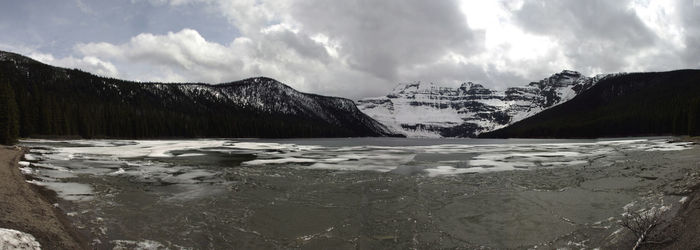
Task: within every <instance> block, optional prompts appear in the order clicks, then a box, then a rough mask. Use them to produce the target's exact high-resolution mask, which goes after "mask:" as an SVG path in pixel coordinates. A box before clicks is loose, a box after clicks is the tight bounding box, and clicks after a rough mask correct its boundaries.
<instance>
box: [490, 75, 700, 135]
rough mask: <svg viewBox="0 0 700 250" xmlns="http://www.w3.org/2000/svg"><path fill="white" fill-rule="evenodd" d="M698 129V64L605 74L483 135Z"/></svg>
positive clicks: (655, 132)
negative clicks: (588, 85)
mask: <svg viewBox="0 0 700 250" xmlns="http://www.w3.org/2000/svg"><path fill="white" fill-rule="evenodd" d="M658 135H700V70H698V69H683V70H673V71H665V72H640V73H630V74H626V75H622V76H620V77H616V78H611V79H605V80H602V81H600V82H599V83H598V84H596V85H595V86H594V87H592V88H590V89H588V90H587V91H585V92H583V93H581V94H580V95H578V96H576V97H575V98H573V99H571V100H570V101H568V102H566V103H563V104H561V105H558V106H556V107H554V108H551V109H548V110H545V111H543V112H540V113H539V114H536V115H533V116H532V117H529V118H527V119H524V120H522V121H520V122H517V123H514V124H512V125H510V126H508V127H505V128H501V129H498V130H494V131H491V132H488V133H484V134H482V135H480V137H484V138H513V137H522V138H597V137H623V136H658Z"/></svg>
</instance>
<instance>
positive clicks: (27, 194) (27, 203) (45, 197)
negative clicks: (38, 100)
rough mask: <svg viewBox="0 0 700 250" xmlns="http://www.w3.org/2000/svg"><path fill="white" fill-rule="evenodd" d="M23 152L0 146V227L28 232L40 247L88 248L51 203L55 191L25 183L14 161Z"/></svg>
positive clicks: (22, 154) (18, 158)
mask: <svg viewBox="0 0 700 250" xmlns="http://www.w3.org/2000/svg"><path fill="white" fill-rule="evenodd" d="M24 153H26V149H23V148H19V147H7V146H0V211H2V213H0V228H7V229H13V230H18V231H21V232H24V233H28V234H31V235H32V236H34V238H36V240H37V241H38V242H39V243H40V244H41V248H42V249H88V247H87V242H86V240H85V239H84V237H83V236H82V235H81V234H80V233H79V232H78V231H77V230H76V229H75V228H74V226H73V225H72V223H71V221H70V219H69V218H68V217H67V216H66V215H65V214H64V213H63V211H61V210H60V208H57V207H54V206H53V205H52V204H53V203H55V202H54V201H57V199H58V198H57V197H56V196H55V193H53V194H52V191H50V190H48V189H45V188H42V187H38V186H36V185H31V184H29V183H27V182H26V178H25V176H24V175H23V174H22V173H21V172H20V170H19V164H18V162H19V161H20V160H21V159H22V157H23V156H24Z"/></svg>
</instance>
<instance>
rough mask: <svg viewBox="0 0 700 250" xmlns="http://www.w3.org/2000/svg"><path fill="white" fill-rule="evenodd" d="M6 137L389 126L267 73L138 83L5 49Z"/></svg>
mask: <svg viewBox="0 0 700 250" xmlns="http://www.w3.org/2000/svg"><path fill="white" fill-rule="evenodd" d="M0 102H1V103H0V143H4V144H7V143H11V142H13V141H14V140H16V138H17V137H18V136H19V137H46V136H74V137H82V138H169V137H188V138H189V137H277V138H278V137H348V136H386V135H389V132H388V130H387V129H386V128H385V127H384V126H383V125H381V124H380V123H378V122H376V121H374V120H373V119H371V118H369V117H368V116H366V115H364V114H363V113H362V112H360V111H359V110H358V109H357V108H356V107H355V105H354V103H353V102H352V101H350V100H347V99H342V98H335V97H325V96H319V95H312V94H305V93H300V92H297V91H295V90H294V89H292V88H290V87H288V86H286V85H284V84H282V83H279V82H277V81H275V80H273V79H269V78H262V77H261V78H251V79H246V80H242V81H238V82H231V83H226V84H219V85H209V84H201V83H193V84H163V83H139V82H131V81H123V80H118V79H110V78H103V77H98V76H95V75H92V74H89V73H86V72H82V71H79V70H69V69H63V68H57V67H52V66H49V65H45V64H42V63H39V62H37V61H34V60H32V59H29V58H26V57H23V56H21V55H17V54H13V53H8V52H0Z"/></svg>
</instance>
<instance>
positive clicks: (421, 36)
mask: <svg viewBox="0 0 700 250" xmlns="http://www.w3.org/2000/svg"><path fill="white" fill-rule="evenodd" d="M291 13H292V15H293V17H294V18H295V19H296V20H297V21H299V22H300V23H301V24H302V28H303V29H304V30H306V32H309V33H323V34H325V35H327V36H328V37H329V38H330V39H332V40H335V41H339V42H340V46H341V52H342V53H343V54H346V55H347V56H348V57H349V58H348V60H349V64H350V65H351V66H352V67H354V68H356V69H358V70H361V71H366V72H370V73H371V74H373V75H375V76H378V77H381V78H385V79H390V80H396V79H397V78H399V77H398V76H397V72H398V71H399V68H401V67H406V66H412V65H414V64H420V63H425V62H432V61H435V60H436V59H438V58H439V57H441V56H444V54H445V53H446V52H448V51H455V52H458V53H466V54H469V53H471V52H472V50H473V48H474V47H477V46H476V44H478V43H475V41H474V36H473V34H472V32H471V30H469V28H468V26H467V23H466V19H465V17H464V15H463V14H462V13H461V12H460V10H459V6H458V4H457V2H456V1H423V0H409V1H401V0H389V1H369V0H349V1H323V0H311V1H300V2H299V3H298V4H296V5H294V6H293V7H292V10H291Z"/></svg>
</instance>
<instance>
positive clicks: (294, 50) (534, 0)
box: [0, 0, 700, 98]
mask: <svg viewBox="0 0 700 250" xmlns="http://www.w3.org/2000/svg"><path fill="white" fill-rule="evenodd" d="M0 34H2V35H0V50H5V51H12V52H16V53H20V54H24V55H27V56H30V57H32V58H34V59H36V60H39V61H41V62H44V63H47V64H51V65H56V66H61V67H68V68H78V69H82V70H85V71H88V72H91V73H94V74H98V75H101V76H108V77H115V78H121V79H128V80H137V81H161V82H206V83H223V82H231V81H235V80H240V79H245V78H249V77H256V76H267V77H272V78H275V79H277V80H279V81H281V82H283V83H286V84H288V85H290V86H292V87H294V88H296V89H298V90H301V91H304V92H312V93H318V94H325V95H333V96H341V97H347V98H362V97H371V96H382V95H385V94H387V93H388V92H389V91H391V90H392V89H393V88H394V87H395V86H396V85H397V84H398V83H404V82H414V81H421V82H434V83H436V84H438V85H443V86H456V85H458V84H460V83H463V82H468V81H471V82H475V83H480V84H483V85H485V86H487V87H491V88H497V89H499V88H505V87H509V86H520V85H524V84H527V83H529V82H532V81H537V80H540V79H543V78H545V77H547V76H550V75H551V74H553V73H556V72H560V71H562V70H564V69H570V70H576V71H579V72H581V73H583V74H584V75H589V76H592V75H595V74H600V73H614V72H637V71H664V70H673V69H681V68H700V0H657V1H651V0H585V1H583V0H488V1H486V0H454V1H452V0H374V1H370V0H336V1H330V0H298V1H297V0H61V1H56V0H29V1H10V0H0Z"/></svg>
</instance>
